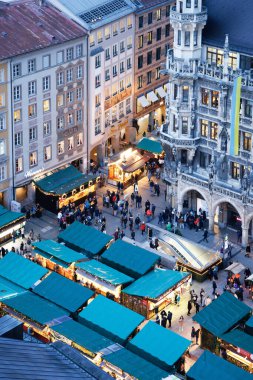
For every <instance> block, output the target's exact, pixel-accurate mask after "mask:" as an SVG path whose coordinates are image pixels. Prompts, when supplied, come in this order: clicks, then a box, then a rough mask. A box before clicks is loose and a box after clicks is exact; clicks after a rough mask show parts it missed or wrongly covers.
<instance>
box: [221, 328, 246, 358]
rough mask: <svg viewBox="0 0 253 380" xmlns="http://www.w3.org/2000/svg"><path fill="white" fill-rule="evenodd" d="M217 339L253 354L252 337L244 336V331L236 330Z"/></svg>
mask: <svg viewBox="0 0 253 380" xmlns="http://www.w3.org/2000/svg"><path fill="white" fill-rule="evenodd" d="M219 338H221V339H222V340H224V341H225V342H227V343H230V344H233V345H234V346H236V347H239V348H242V349H243V350H245V351H248V352H249V353H250V354H253V336H252V335H249V334H246V333H245V332H244V331H241V330H238V329H236V330H232V331H230V332H228V333H227V334H223V335H221V336H220V337H219Z"/></svg>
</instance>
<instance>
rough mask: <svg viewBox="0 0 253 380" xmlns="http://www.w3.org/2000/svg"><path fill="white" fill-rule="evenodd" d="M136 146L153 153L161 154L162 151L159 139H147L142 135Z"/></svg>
mask: <svg viewBox="0 0 253 380" xmlns="http://www.w3.org/2000/svg"><path fill="white" fill-rule="evenodd" d="M136 147H137V148H138V149H142V150H146V151H147V152H151V153H154V154H161V153H162V151H163V148H162V144H161V143H160V141H156V140H153V139H149V138H147V137H143V139H141V140H140V141H139V142H138V144H137V146H136Z"/></svg>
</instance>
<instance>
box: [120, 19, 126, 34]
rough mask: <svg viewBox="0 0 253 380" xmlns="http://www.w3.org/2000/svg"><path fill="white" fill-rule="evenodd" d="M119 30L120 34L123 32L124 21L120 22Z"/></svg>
mask: <svg viewBox="0 0 253 380" xmlns="http://www.w3.org/2000/svg"><path fill="white" fill-rule="evenodd" d="M119 29H120V32H121V33H122V32H124V31H125V20H120V22H119Z"/></svg>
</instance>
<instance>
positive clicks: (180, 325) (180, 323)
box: [178, 315, 184, 332]
mask: <svg viewBox="0 0 253 380" xmlns="http://www.w3.org/2000/svg"><path fill="white" fill-rule="evenodd" d="M178 324H179V331H180V332H183V331H184V317H183V315H181V316H180V318H179V320H178Z"/></svg>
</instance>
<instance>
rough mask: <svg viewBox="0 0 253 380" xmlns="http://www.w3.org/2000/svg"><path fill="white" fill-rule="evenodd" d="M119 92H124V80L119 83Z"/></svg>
mask: <svg viewBox="0 0 253 380" xmlns="http://www.w3.org/2000/svg"><path fill="white" fill-rule="evenodd" d="M119 90H120V91H123V90H124V79H122V80H120V81H119Z"/></svg>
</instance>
